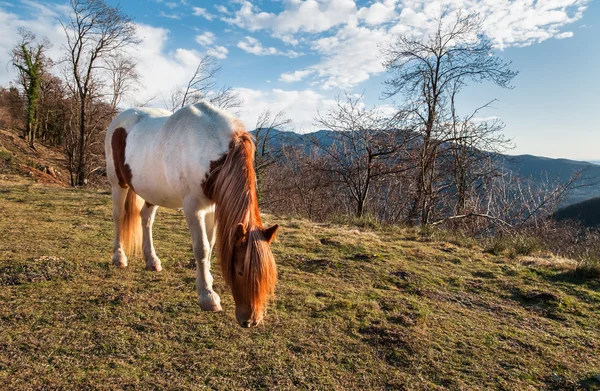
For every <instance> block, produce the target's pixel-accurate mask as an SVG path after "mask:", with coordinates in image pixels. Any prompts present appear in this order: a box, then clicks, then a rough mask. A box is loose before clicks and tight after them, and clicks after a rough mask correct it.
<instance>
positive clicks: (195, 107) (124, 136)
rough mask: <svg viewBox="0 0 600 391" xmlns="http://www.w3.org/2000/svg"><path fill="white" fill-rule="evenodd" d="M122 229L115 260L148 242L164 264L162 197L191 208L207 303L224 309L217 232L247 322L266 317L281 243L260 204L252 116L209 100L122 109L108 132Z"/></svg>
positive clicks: (155, 267)
mask: <svg viewBox="0 0 600 391" xmlns="http://www.w3.org/2000/svg"><path fill="white" fill-rule="evenodd" d="M105 153H106V173H107V177H108V181H109V183H110V184H111V187H112V201H113V220H114V231H115V239H114V246H113V257H112V262H113V264H114V265H115V266H117V267H126V266H127V255H129V256H132V255H134V254H137V253H138V252H139V251H140V247H141V250H142V254H143V257H144V260H145V262H146V269H148V270H152V271H156V272H159V271H161V270H162V265H161V261H160V259H159V258H158V257H157V256H156V252H155V250H154V244H153V241H152V224H153V222H154V216H155V214H156V210H157V208H158V207H159V206H163V207H166V208H171V209H179V208H183V212H184V214H185V219H186V222H187V225H188V228H189V230H190V233H191V237H192V247H193V253H194V258H195V260H196V291H197V294H198V301H199V304H200V307H201V309H202V310H204V311H221V310H222V308H221V299H220V297H219V295H218V294H217V293H216V292H215V291H214V290H213V286H212V284H213V278H212V276H211V274H210V259H211V253H212V250H213V247H214V245H215V240H216V243H217V250H218V251H217V253H218V257H219V261H220V265H221V272H222V275H223V278H224V280H225V282H226V283H227V286H229V287H230V288H231V291H232V295H233V298H234V301H235V315H236V319H237V322H238V323H239V325H240V326H242V327H245V328H247V327H252V326H256V325H258V324H259V323H260V322H261V321H262V319H263V316H264V312H265V307H266V305H267V302H268V299H269V297H271V296H272V295H273V293H274V289H275V284H276V281H277V268H276V265H275V260H274V257H273V254H272V252H271V248H270V247H271V243H272V241H273V239H274V238H275V234H276V232H277V229H278V228H279V226H278V225H277V224H275V225H273V226H272V227H270V228H266V229H265V228H264V227H263V225H262V222H261V218H260V212H259V210H258V197H257V193H256V173H255V170H254V153H255V145H254V142H253V138H252V136H251V135H250V134H249V133H248V132H247V131H246V129H245V127H244V125H243V123H242V122H241V121H240V120H239V119H236V118H235V117H234V116H232V115H231V114H229V113H227V112H225V111H224V110H221V109H219V108H217V107H215V106H213V105H212V104H210V103H208V102H205V101H201V102H199V103H196V104H192V105H190V106H187V107H183V108H181V109H179V110H177V111H176V112H174V113H171V112H169V111H167V110H163V109H157V108H131V109H127V110H125V111H123V112H122V113H120V114H118V115H117V116H116V117H115V119H114V120H113V121H112V122H111V124H110V125H109V127H108V130H107V133H106V139H105Z"/></svg>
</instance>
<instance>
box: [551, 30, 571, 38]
mask: <svg viewBox="0 0 600 391" xmlns="http://www.w3.org/2000/svg"><path fill="white" fill-rule="evenodd" d="M572 36H573V32H572V31H565V32H564V33H560V34H557V35H556V36H555V37H554V38H556V39H565V38H571V37H572Z"/></svg>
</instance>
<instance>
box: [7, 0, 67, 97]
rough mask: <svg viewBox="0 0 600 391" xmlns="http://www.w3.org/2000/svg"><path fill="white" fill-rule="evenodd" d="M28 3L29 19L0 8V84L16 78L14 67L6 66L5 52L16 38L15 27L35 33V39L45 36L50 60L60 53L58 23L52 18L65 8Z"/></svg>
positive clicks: (61, 32)
mask: <svg viewBox="0 0 600 391" xmlns="http://www.w3.org/2000/svg"><path fill="white" fill-rule="evenodd" d="M24 4H26V5H28V6H29V7H30V8H31V9H32V12H31V13H30V15H33V17H32V18H22V17H20V16H19V15H17V14H15V13H12V12H8V11H6V10H4V9H2V8H0V53H2V55H0V85H2V86H6V85H8V83H9V81H11V80H13V79H14V78H15V77H16V72H15V70H14V68H13V67H12V66H11V65H10V58H9V54H8V53H10V51H11V50H12V48H13V46H14V45H15V44H16V43H17V42H18V41H19V35H18V30H19V28H21V27H22V28H25V29H27V30H30V31H32V32H33V33H35V34H36V36H37V37H38V38H43V37H46V38H48V40H49V41H50V42H51V43H52V47H51V48H50V49H49V50H48V56H49V57H50V58H52V59H54V60H58V59H60V58H61V57H62V56H63V55H64V53H63V52H62V50H61V48H62V46H63V44H64V43H65V42H66V38H65V33H64V31H63V28H62V26H61V25H60V24H59V23H58V22H57V20H56V17H58V16H62V15H64V13H65V12H66V11H67V9H66V8H65V7H62V6H60V7H53V9H50V8H48V7H46V6H44V5H43V4H37V3H33V2H26V3H24Z"/></svg>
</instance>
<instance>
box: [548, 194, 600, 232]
mask: <svg viewBox="0 0 600 391" xmlns="http://www.w3.org/2000/svg"><path fill="white" fill-rule="evenodd" d="M552 217H553V218H554V219H555V220H558V221H564V220H573V221H576V222H579V223H581V224H582V225H584V226H586V227H600V197H596V198H592V199H589V200H586V201H583V202H578V203H576V204H573V205H569V206H567V207H564V208H561V209H559V210H557V211H556V212H555V213H554V215H553V216H552Z"/></svg>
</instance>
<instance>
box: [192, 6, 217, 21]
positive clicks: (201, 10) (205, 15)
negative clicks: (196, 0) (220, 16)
mask: <svg viewBox="0 0 600 391" xmlns="http://www.w3.org/2000/svg"><path fill="white" fill-rule="evenodd" d="M192 9H193V10H194V15H195V16H201V17H203V18H204V19H206V20H213V19H214V18H215V16H214V15H213V14H211V13H209V12H208V11H207V10H206V8H201V7H192Z"/></svg>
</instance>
